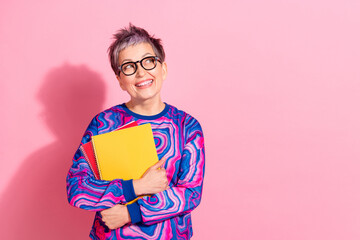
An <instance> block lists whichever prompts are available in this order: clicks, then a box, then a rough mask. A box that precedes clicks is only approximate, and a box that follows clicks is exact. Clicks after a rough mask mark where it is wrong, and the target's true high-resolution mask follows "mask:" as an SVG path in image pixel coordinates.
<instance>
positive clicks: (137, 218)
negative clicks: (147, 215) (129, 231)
mask: <svg viewBox="0 0 360 240" xmlns="http://www.w3.org/2000/svg"><path fill="white" fill-rule="evenodd" d="M126 207H127V209H128V211H129V214H130V218H131V223H132V224H135V223H139V222H141V221H142V218H141V211H140V205H139V204H138V202H137V201H136V202H134V203H132V204H128V205H126Z"/></svg>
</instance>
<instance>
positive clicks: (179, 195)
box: [128, 118, 205, 225]
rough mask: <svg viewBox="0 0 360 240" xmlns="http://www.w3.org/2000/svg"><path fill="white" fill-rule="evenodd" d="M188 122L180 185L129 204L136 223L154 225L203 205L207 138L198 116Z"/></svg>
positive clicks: (132, 219)
mask: <svg viewBox="0 0 360 240" xmlns="http://www.w3.org/2000/svg"><path fill="white" fill-rule="evenodd" d="M188 124H189V128H188V131H187V142H186V145H185V148H184V151H183V154H182V159H181V163H180V169H179V173H178V182H177V184H176V185H175V186H173V187H170V188H169V189H167V190H165V191H162V192H160V193H157V194H155V195H153V196H151V197H144V198H142V199H139V200H138V201H137V202H135V203H133V204H130V205H128V210H129V213H130V216H131V221H132V223H136V222H143V223H144V224H149V225H150V224H154V223H157V222H160V221H164V220H166V219H168V218H171V217H174V216H176V215H180V214H185V213H188V212H190V211H192V210H193V209H194V208H195V207H197V206H198V205H199V203H200V200H201V194H202V186H203V178H204V170H205V150H204V138H203V133H202V130H201V127H200V124H199V123H198V122H197V121H196V120H195V119H193V118H192V119H191V121H190V122H189V123H188ZM134 219H135V220H134Z"/></svg>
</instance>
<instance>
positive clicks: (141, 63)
mask: <svg viewBox="0 0 360 240" xmlns="http://www.w3.org/2000/svg"><path fill="white" fill-rule="evenodd" d="M149 58H154V59H155V66H154V67H152V68H145V67H144V65H143V61H145V60H146V59H149ZM157 62H160V63H161V60H160V58H159V57H157V56H147V57H144V58H143V59H141V60H139V61H136V62H126V63H123V64H121V65H120V66H119V67H118V69H119V70H120V73H123V74H124V75H125V76H131V75H133V74H135V73H136V71H137V70H138V65H137V63H140V66H141V67H142V68H143V69H145V70H147V71H148V70H153V69H154V68H156V66H157ZM129 63H132V64H134V66H135V71H134V72H133V73H131V74H126V73H125V72H124V71H123V70H122V68H123V66H124V65H125V64H129ZM120 73H119V75H120Z"/></svg>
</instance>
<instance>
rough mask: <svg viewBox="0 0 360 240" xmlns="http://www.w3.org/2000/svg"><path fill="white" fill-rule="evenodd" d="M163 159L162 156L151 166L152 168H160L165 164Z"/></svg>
mask: <svg viewBox="0 0 360 240" xmlns="http://www.w3.org/2000/svg"><path fill="white" fill-rule="evenodd" d="M165 161H166V159H165V157H163V158H162V159H160V160H159V161H158V162H157V163H155V164H154V165H153V166H152V167H151V168H154V169H158V168H161V167H162V166H163V165H164V164H165Z"/></svg>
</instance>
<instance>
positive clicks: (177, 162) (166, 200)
mask: <svg viewBox="0 0 360 240" xmlns="http://www.w3.org/2000/svg"><path fill="white" fill-rule="evenodd" d="M131 121H137V122H138V124H139V125H141V124H145V123H150V124H151V127H152V130H153V134H154V141H155V146H156V149H157V153H158V157H159V159H160V158H162V157H165V158H166V163H165V169H166V173H167V177H168V180H169V185H170V188H169V189H168V190H166V191H163V192H160V193H158V194H155V195H153V196H151V197H144V198H142V199H139V200H138V204H139V205H140V210H141V217H142V222H141V223H138V224H128V225H125V226H123V227H121V228H118V229H116V230H111V231H107V228H106V226H105V224H104V223H103V222H102V220H101V216H100V214H99V211H101V210H104V209H107V208H109V207H112V206H114V205H115V204H125V203H126V199H125V195H124V188H123V180H122V179H116V180H113V181H102V180H96V179H95V178H94V174H93V173H92V171H91V169H90V167H89V165H88V164H87V162H86V160H85V158H84V156H83V155H82V152H81V151H80V149H78V150H77V151H76V153H75V155H74V158H73V164H72V166H71V168H70V170H69V173H68V176H67V194H68V200H69V203H70V204H71V205H73V206H75V207H79V208H82V209H86V210H90V211H95V212H96V214H95V219H94V224H93V227H92V230H91V232H90V237H91V238H92V239H146V240H147V239H190V237H191V236H192V235H193V230H192V223H191V211H192V210H193V209H194V208H196V207H197V206H198V205H199V203H200V201H201V193H202V187H203V178H204V170H205V150H204V138H203V133H202V129H201V126H200V124H199V123H198V121H197V120H196V119H195V118H193V117H192V116H190V115H189V114H187V113H185V112H183V111H181V110H178V109H177V108H175V107H173V106H171V105H168V104H166V108H165V109H164V111H163V112H162V113H161V114H159V115H156V117H147V116H141V115H137V114H135V113H132V112H131V111H130V110H129V109H127V108H126V106H125V105H124V104H122V105H117V106H114V107H112V108H110V109H107V110H105V111H103V112H101V113H99V114H98V115H96V116H95V117H94V118H93V120H92V121H91V123H90V124H89V126H88V128H87V130H86V131H85V134H84V136H83V138H82V141H81V144H84V143H86V142H88V141H90V139H91V137H92V136H94V135H97V134H101V133H106V132H110V131H114V130H116V129H118V128H119V127H121V126H123V125H125V124H127V123H129V122H131Z"/></svg>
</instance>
